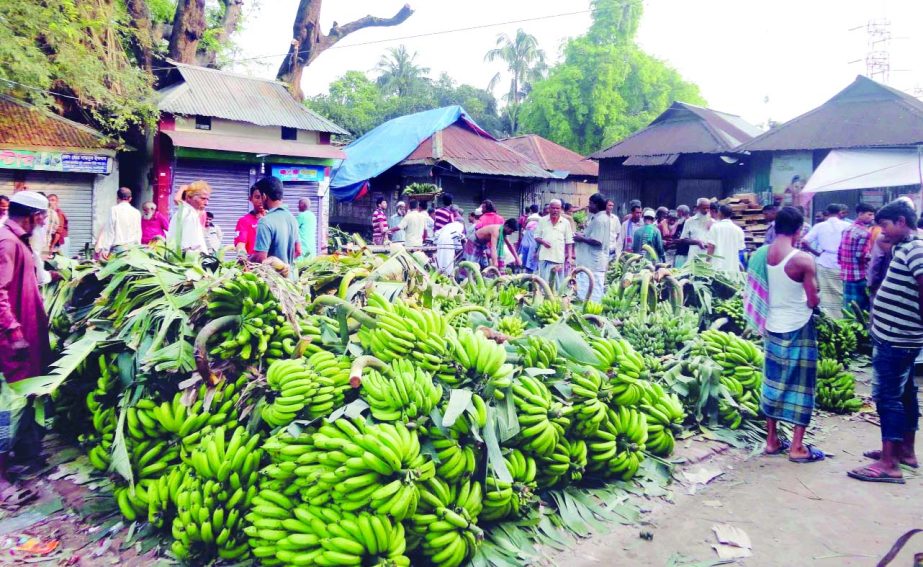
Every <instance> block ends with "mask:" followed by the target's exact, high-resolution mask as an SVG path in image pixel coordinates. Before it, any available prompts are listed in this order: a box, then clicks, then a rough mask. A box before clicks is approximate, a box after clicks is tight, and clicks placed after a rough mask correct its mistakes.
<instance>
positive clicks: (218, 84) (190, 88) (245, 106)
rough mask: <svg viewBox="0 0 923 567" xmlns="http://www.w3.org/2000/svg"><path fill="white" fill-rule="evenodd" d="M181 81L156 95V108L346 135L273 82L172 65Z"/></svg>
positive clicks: (175, 112) (344, 131)
mask: <svg viewBox="0 0 923 567" xmlns="http://www.w3.org/2000/svg"><path fill="white" fill-rule="evenodd" d="M173 65H174V66H175V67H176V71H177V72H179V74H180V75H181V77H182V81H181V82H179V83H177V84H174V85H170V86H169V87H166V88H164V89H161V90H160V91H159V94H160V102H159V104H158V108H159V109H160V110H161V111H163V112H170V113H173V114H182V115H187V116H191V115H196V114H197V115H200V116H212V117H215V118H224V119H226V120H238V121H240V122H249V123H251V124H258V125H260V126H286V127H288V128H300V129H302V130H314V131H317V132H330V133H331V134H348V133H349V132H347V131H346V130H344V129H342V128H340V127H339V126H337V125H336V124H334V123H333V122H331V121H329V120H327V119H326V118H323V117H321V116H319V115H318V114H316V113H314V112H312V111H311V110H310V109H309V108H308V107H306V106H305V105H303V104H302V103H300V102H299V101H298V100H296V99H295V97H293V96H292V94H291V93H290V92H289V91H288V89H287V88H286V86H285V85H284V84H282V83H279V82H276V81H269V80H266V79H258V78H255V77H246V76H243V75H237V74H234V73H228V72H226V71H219V70H216V69H206V68H204V67H194V66H192V65H184V64H181V63H174V64H173Z"/></svg>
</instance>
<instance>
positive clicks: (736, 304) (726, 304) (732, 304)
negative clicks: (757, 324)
mask: <svg viewBox="0 0 923 567" xmlns="http://www.w3.org/2000/svg"><path fill="white" fill-rule="evenodd" d="M713 311H714V313H715V316H716V317H726V318H727V320H728V323H729V327H727V329H728V330H729V331H730V332H732V333H734V334H736V335H740V334H742V333H743V332H744V331H745V330H746V329H747V320H746V319H744V300H743V297H742V296H740V295H735V296H734V297H732V298H730V299H725V300H723V301H717V302H716V303H715V308H714V310H713Z"/></svg>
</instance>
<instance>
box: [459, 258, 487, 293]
mask: <svg viewBox="0 0 923 567" xmlns="http://www.w3.org/2000/svg"><path fill="white" fill-rule="evenodd" d="M458 269H459V270H465V272H466V273H467V274H468V281H469V282H471V283H473V284H474V285H476V286H477V287H478V289H483V287H484V277H483V276H482V275H481V267H480V266H478V265H477V264H475V263H474V262H472V261H470V260H465V261H464V262H459V263H458Z"/></svg>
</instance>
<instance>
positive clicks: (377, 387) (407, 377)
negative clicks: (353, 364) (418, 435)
mask: <svg viewBox="0 0 923 567" xmlns="http://www.w3.org/2000/svg"><path fill="white" fill-rule="evenodd" d="M359 396H360V397H362V399H364V400H365V401H366V402H368V404H369V408H370V410H371V413H372V417H374V418H375V419H377V420H378V421H401V422H404V423H407V422H408V421H415V420H417V419H419V418H421V417H426V416H429V414H430V412H431V411H433V408H434V407H436V405H437V404H439V402H440V401H441V400H442V386H440V385H438V384H436V383H434V382H433V377H432V375H431V374H429V373H428V372H426V371H425V370H423V369H422V368H420V367H418V366H416V365H415V364H414V363H413V362H411V361H409V360H406V359H404V360H394V361H392V362H391V364H390V366H389V368H388V370H387V371H385V372H378V371H377V370H375V369H374V368H367V369H366V371H365V374H364V376H362V379H361V386H360V390H359Z"/></svg>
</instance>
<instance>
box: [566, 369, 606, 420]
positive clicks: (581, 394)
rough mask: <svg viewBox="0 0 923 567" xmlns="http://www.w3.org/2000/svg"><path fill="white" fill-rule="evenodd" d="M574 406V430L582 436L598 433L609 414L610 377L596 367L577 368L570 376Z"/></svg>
mask: <svg viewBox="0 0 923 567" xmlns="http://www.w3.org/2000/svg"><path fill="white" fill-rule="evenodd" d="M569 381H570V383H571V392H572V393H573V397H572V399H571V404H573V407H574V413H573V414H572V417H573V422H574V423H573V427H574V432H575V433H577V435H580V436H582V437H589V436H591V435H593V434H594V433H596V430H597V429H599V424H600V423H602V422H603V421H604V420H605V419H606V416H607V414H608V411H609V405H610V403H611V402H612V386H611V385H610V384H609V378H608V376H606V375H605V374H603V372H602V371H600V370H598V369H596V368H590V367H579V368H575V369H574V370H573V371H572V372H571V373H570V377H569Z"/></svg>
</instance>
